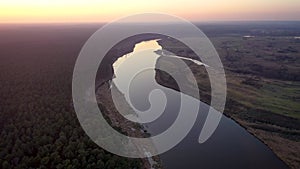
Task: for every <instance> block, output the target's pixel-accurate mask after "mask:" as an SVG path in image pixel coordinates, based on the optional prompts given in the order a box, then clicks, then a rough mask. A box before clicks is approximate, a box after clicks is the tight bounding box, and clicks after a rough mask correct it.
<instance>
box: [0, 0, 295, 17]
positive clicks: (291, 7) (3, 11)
mask: <svg viewBox="0 0 300 169" xmlns="http://www.w3.org/2000/svg"><path fill="white" fill-rule="evenodd" d="M143 12H161V13H167V14H172V15H177V16H180V17H183V18H185V19H188V20H191V21H215V20H300V0H205V1H204V0H149V1H146V0H0V22H107V21H110V20H112V19H117V18H119V17H122V16H127V15H130V14H135V13H143Z"/></svg>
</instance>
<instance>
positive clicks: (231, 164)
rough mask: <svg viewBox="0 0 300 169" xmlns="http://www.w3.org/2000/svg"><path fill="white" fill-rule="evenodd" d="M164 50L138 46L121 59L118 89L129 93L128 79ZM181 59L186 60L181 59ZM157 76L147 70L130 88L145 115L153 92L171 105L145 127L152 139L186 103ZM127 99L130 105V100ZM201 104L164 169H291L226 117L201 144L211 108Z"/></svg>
mask: <svg viewBox="0 0 300 169" xmlns="http://www.w3.org/2000/svg"><path fill="white" fill-rule="evenodd" d="M161 49H162V48H161V46H160V45H159V44H158V43H157V40H150V41H145V42H140V43H138V44H136V46H135V48H134V51H133V52H132V53H129V54H126V55H124V56H122V57H120V58H119V59H118V60H117V61H116V62H115V63H114V64H113V68H114V72H115V77H114V79H113V80H112V81H113V83H114V84H115V85H116V87H117V88H118V89H119V90H120V91H121V92H123V93H125V92H126V89H127V87H128V83H130V79H128V77H127V75H128V73H129V72H131V73H133V71H135V70H136V69H135V67H138V66H143V64H152V65H155V63H156V60H157V59H158V58H159V57H161V56H159V55H158V54H157V53H155V51H157V50H161ZM172 57H177V56H172ZM178 59H185V58H182V57H180V58H179V57H178ZM128 60H130V61H128ZM188 60H191V59H188ZM192 61H194V62H195V63H197V64H198V65H199V66H203V65H201V64H200V63H199V61H195V60H192ZM133 63H134V64H133ZM155 73H156V72H155V69H147V70H145V71H143V72H140V73H138V74H136V76H135V79H134V82H138V83H132V84H131V86H130V88H131V89H134V90H135V92H132V94H133V95H130V100H131V102H132V103H133V105H134V106H135V108H136V109H138V110H141V111H145V110H147V109H148V108H149V107H150V103H149V102H148V95H149V92H150V91H151V90H153V89H160V90H162V91H163V92H164V93H165V96H166V98H167V104H166V108H165V110H164V112H163V114H162V115H161V116H160V117H159V118H158V119H156V120H154V121H153V122H149V123H145V124H144V126H145V127H146V129H147V131H148V132H150V133H151V135H157V134H159V133H161V132H163V131H164V130H166V129H167V128H168V127H169V126H170V125H171V124H172V123H173V122H174V120H175V119H176V117H177V114H178V110H179V108H180V102H181V99H182V98H180V93H179V92H177V91H175V90H172V89H169V88H166V87H163V86H161V85H159V84H158V83H157V82H156V81H155V78H154V77H155ZM126 99H127V101H129V100H128V99H129V98H126ZM183 99H187V100H188V101H189V100H190V101H194V99H195V98H193V97H190V96H187V95H184V97H183ZM157 100H160V98H157ZM197 101H198V102H199V104H200V110H199V113H198V117H197V119H196V122H195V124H194V126H193V128H192V130H191V131H190V132H189V134H188V135H187V136H186V137H185V138H184V139H183V140H182V141H181V142H180V143H179V144H178V145H177V146H175V147H174V148H173V149H171V150H169V151H167V152H165V153H163V154H161V155H160V158H161V160H162V164H163V167H164V168H166V169H200V168H205V169H206V168H210V169H219V168H224V169H227V168H228V169H257V168H263V169H280V168H288V167H287V166H286V165H285V164H284V163H283V162H282V161H281V160H280V159H279V158H278V157H277V156H276V155H275V154H274V153H273V152H272V151H271V150H270V149H269V148H268V147H267V146H266V145H265V144H263V143H262V142H261V141H259V140H258V139H257V138H255V137H254V136H253V135H251V134H249V133H248V132H247V131H246V130H245V129H244V128H243V127H241V126H240V125H238V124H237V123H236V122H234V121H233V120H231V119H230V118H227V117H226V116H223V117H222V119H221V122H220V124H219V126H218V128H217V130H216V131H215V133H214V134H213V135H212V137H211V138H210V139H209V140H207V141H206V142H205V143H202V144H199V143H198V138H199V134H200V132H201V129H202V127H203V124H204V121H205V118H206V116H207V113H208V109H209V105H207V104H205V103H203V102H201V101H199V100H197ZM217 113H219V112H217ZM174 134H176V133H174Z"/></svg>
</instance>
